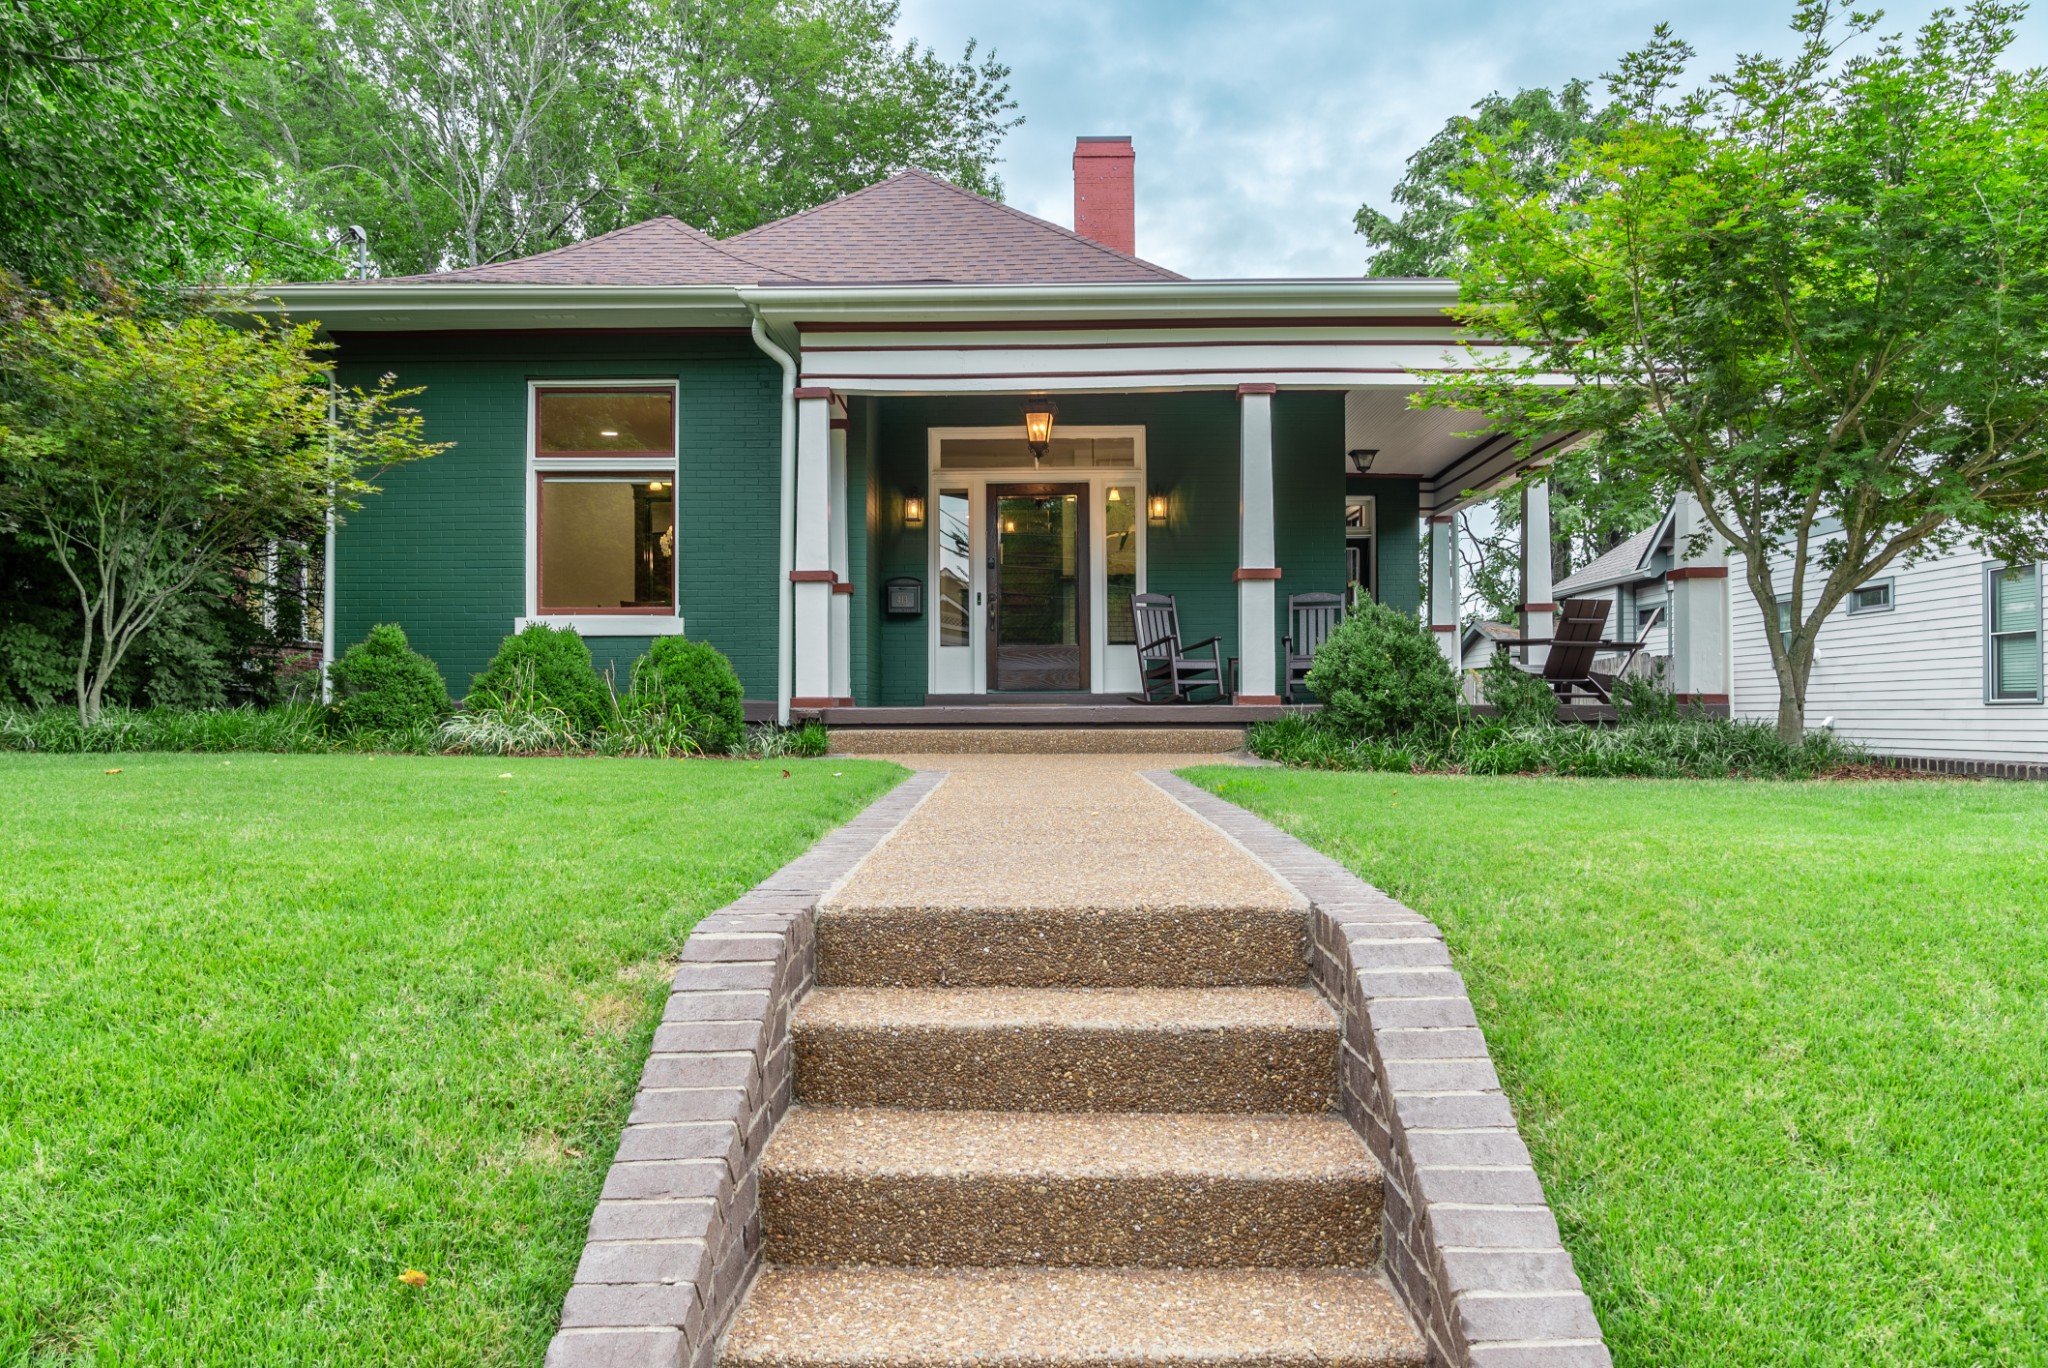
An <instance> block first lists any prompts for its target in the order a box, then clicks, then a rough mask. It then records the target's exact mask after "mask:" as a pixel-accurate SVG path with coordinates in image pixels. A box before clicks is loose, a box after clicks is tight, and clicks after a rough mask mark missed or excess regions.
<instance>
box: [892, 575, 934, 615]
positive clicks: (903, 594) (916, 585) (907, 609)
mask: <svg viewBox="0 0 2048 1368" xmlns="http://www.w3.org/2000/svg"><path fill="white" fill-rule="evenodd" d="M882 590H883V593H882V611H883V612H885V613H887V614H888V615H889V616H890V617H923V616H924V581H923V580H921V579H918V578H917V577H916V576H915V575H899V576H897V577H896V578H895V579H892V580H889V581H887V582H886V583H885V584H883V586H882Z"/></svg>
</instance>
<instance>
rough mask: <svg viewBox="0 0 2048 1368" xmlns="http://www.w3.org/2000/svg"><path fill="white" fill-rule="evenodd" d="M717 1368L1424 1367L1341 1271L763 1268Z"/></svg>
mask: <svg viewBox="0 0 2048 1368" xmlns="http://www.w3.org/2000/svg"><path fill="white" fill-rule="evenodd" d="M721 1362H722V1363H724V1364H726V1365H729V1368H951V1366H952V1365H960V1366H961V1368H968V1366H969V1365H971V1368H1149V1366H1150V1365H1158V1368H1193V1366H1194V1365H1201V1368H1421V1366H1422V1365H1423V1364H1424V1363H1425V1362H1426V1358H1425V1355H1424V1352H1423V1346H1422V1340H1421V1338H1420V1337H1419V1336H1418V1335H1417V1334H1416V1333H1415V1330H1414V1328H1413V1327H1412V1326H1411V1325H1410V1324H1409V1323H1408V1319H1407V1317H1406V1316H1405V1315H1404V1314H1403V1313H1402V1311H1401V1308H1400V1305H1399V1304H1398V1303H1397V1302H1396V1301H1395V1300H1394V1297H1393V1294H1392V1293H1391V1292H1390V1291H1389V1290H1388V1289H1387V1286H1386V1284H1385V1283H1384V1282H1383V1281H1382V1280H1381V1279H1380V1277H1379V1275H1377V1274H1373V1273H1364V1272H1357V1271H1349V1270H1338V1269H1240V1268H1230V1269H1173V1270H1167V1269H1132V1268H1118V1269H1093V1268H1091V1269H1008V1268H1006V1269H917V1268H846V1269H835V1268H782V1267H776V1266H773V1265H771V1266H770V1267H768V1268H766V1269H764V1270H763V1271H762V1273H761V1276H760V1278H759V1279H758V1280H757V1281H756V1282H755V1284H754V1287H753V1290H752V1291H751V1292H750V1293H749V1294H748V1296H747V1300H746V1303H745V1305H743V1306H742V1307H741V1308H740V1313H739V1316H738V1318H737V1319H736V1320H735V1322H734V1324H733V1327H732V1331H731V1333H730V1334H729V1335H728V1336H727V1338H726V1342H725V1351H724V1356H723V1358H722V1359H721Z"/></svg>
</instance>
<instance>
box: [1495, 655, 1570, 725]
mask: <svg viewBox="0 0 2048 1368" xmlns="http://www.w3.org/2000/svg"><path fill="white" fill-rule="evenodd" d="M1479 693H1480V696H1481V697H1483V698H1484V699H1485V700H1486V701H1487V702H1489V703H1491V704H1493V706H1494V707H1495V708H1496V709H1497V710H1498V711H1499V713H1500V720H1501V723H1502V724H1503V725H1504V726H1509V727H1554V726H1556V725H1557V695H1556V694H1555V693H1554V692H1552V691H1551V688H1550V686H1549V685H1548V684H1546V683H1544V682H1543V678H1542V676H1541V675H1533V674H1530V673H1529V672H1528V671H1527V670H1523V669H1518V668H1516V666H1515V662H1514V658H1513V657H1511V656H1510V655H1509V654H1508V653H1507V650H1506V648H1505V647H1500V648H1496V649H1495V651H1494V653H1493V659H1492V660H1490V661H1488V662H1487V664H1486V668H1485V669H1483V670H1481V671H1480V672H1479Z"/></svg>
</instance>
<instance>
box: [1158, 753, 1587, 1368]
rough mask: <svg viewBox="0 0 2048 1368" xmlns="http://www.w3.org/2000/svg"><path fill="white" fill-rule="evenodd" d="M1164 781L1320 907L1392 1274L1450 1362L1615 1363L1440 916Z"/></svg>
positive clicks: (1568, 1366) (1324, 949) (1331, 988)
mask: <svg viewBox="0 0 2048 1368" xmlns="http://www.w3.org/2000/svg"><path fill="white" fill-rule="evenodd" d="M1146 777H1147V778H1148V779H1150V780H1151V781H1152V782H1153V783H1154V784H1156V785H1158V786H1159V787H1160V788H1161V789H1162V790H1164V791H1165V792H1166V793H1167V794H1168V795H1169V796H1170V797H1172V798H1174V799H1176V800H1178V801H1179V802H1180V803H1181V804H1182V805H1183V806H1185V807H1186V808H1188V809H1189V810H1190V811H1192V812H1193V813H1195V815H1197V816H1199V817H1201V818H1203V819H1204V820H1206V821H1208V822H1209V823H1210V824H1211V825H1213V826H1215V827H1217V828H1218V829H1219V830H1221V831H1222V832H1223V833H1224V834H1225V835H1226V836H1228V837H1230V838H1231V839H1232V840H1233V841H1235V842H1237V844H1238V845H1239V846H1241V847H1242V848H1244V849H1245V850H1246V851H1247V852H1248V853H1250V854H1251V855H1252V857H1253V858H1255V859H1257V860H1258V861H1260V862H1261V863H1262V864H1264V865H1265V866H1266V867H1267V868H1268V869H1270V870H1272V871H1273V873H1274V874H1275V875H1276V876H1277V877H1279V878H1280V879H1282V880H1283V881H1285V882H1287V883H1289V884H1291V885H1293V886H1294V888H1295V889H1297V890H1298V891H1299V892H1300V893H1301V894H1302V896H1304V897H1306V898H1307V899H1308V901H1309V904H1310V918H1311V921H1310V930H1311V940H1310V947H1309V957H1310V970H1311V973H1312V975H1313V977H1314V980H1315V982H1316V985H1317V987H1319V988H1320V989H1321V990H1322V992H1323V994H1324V995H1325V996H1326V997H1327V998H1328V999H1329V1000H1330V1002H1331V1004H1332V1005H1333V1006H1335V1007H1336V1008H1337V1010H1338V1011H1339V1013H1340V1014H1341V1015H1342V1016H1343V1019H1344V1045H1343V1055H1342V1061H1343V1062H1342V1066H1341V1077H1340V1087H1341V1092H1342V1096H1343V1104H1344V1114H1345V1116H1346V1117H1347V1118H1348V1119H1349V1120H1350V1121H1351V1123H1352V1125H1353V1126H1354V1127H1355V1128H1356V1129H1357V1130H1358V1132H1359V1134H1360V1135H1362V1136H1364V1137H1365V1141H1366V1144H1367V1146H1368V1147H1369V1148H1370V1149H1371V1150H1372V1152H1373V1157H1374V1158H1376V1159H1378V1160H1379V1162H1380V1166H1381V1168H1382V1169H1384V1170H1385V1173H1386V1184H1385V1193H1386V1205H1385V1214H1384V1217H1383V1225H1382V1239H1383V1242H1384V1247H1385V1254H1386V1268H1387V1277H1388V1280H1389V1281H1390V1282H1391V1283H1392V1284H1393V1288H1394V1291H1395V1293H1396V1294H1397V1295H1398V1296H1399V1297H1400V1299H1401V1301H1402V1304H1403V1305H1404V1306H1406V1308H1407V1309H1408V1313H1409V1315H1410V1316H1412V1317H1413V1318H1414V1320H1415V1323H1416V1325H1417V1327H1418V1328H1419V1329H1420V1330H1421V1331H1422V1334H1423V1337H1424V1339H1425V1341H1426V1342H1427V1343H1428V1346H1429V1361H1430V1363H1431V1365H1433V1368H1609V1365H1611V1363H1612V1359H1611V1357H1610V1356H1609V1354H1608V1352H1607V1346H1606V1343H1605V1341H1604V1338H1603V1336H1602V1334H1601V1331H1600V1323H1599V1321H1598V1319H1597V1318H1596V1317H1595V1316H1594V1314H1593V1305H1592V1302H1591V1301H1590V1300H1588V1299H1587V1297H1586V1294H1585V1291H1584V1289H1583V1288H1581V1286H1580V1284H1579V1279H1578V1274H1577V1273H1576V1272H1575V1271H1574V1270H1573V1267H1572V1259H1571V1255H1570V1254H1568V1253H1566V1252H1565V1249H1564V1246H1563V1244H1562V1243H1561V1242H1560V1241H1559V1238H1558V1229H1557V1220H1556V1218H1555V1217H1554V1216H1553V1215H1552V1214H1551V1211H1550V1206H1549V1203H1548V1202H1547V1201H1546V1200H1545V1198H1544V1195H1543V1184H1542V1182H1541V1180H1539V1179H1538V1178H1537V1176H1536V1171H1535V1169H1534V1168H1533V1167H1532V1166H1531V1164H1530V1162H1529V1151H1528V1149H1527V1147H1525V1146H1524V1145H1523V1143H1522V1138H1521V1135H1520V1134H1519V1133H1518V1132H1517V1130H1516V1127H1515V1116H1514V1110H1513V1108H1512V1107H1511V1106H1510V1105H1509V1103H1508V1099H1507V1095H1506V1093H1504V1092H1503V1091H1502V1090H1501V1085H1500V1078H1499V1076H1498V1075H1497V1074H1496V1073H1495V1072H1494V1068H1493V1060H1492V1058H1491V1056H1490V1055H1489V1054H1488V1052H1487V1048H1486V1038H1485V1036H1484V1035H1483V1034H1482V1033H1481V1031H1480V1029H1479V1022H1478V1019H1477V1017H1476V1016H1474V1014H1473V1011H1472V1003H1471V1000H1470V998H1469V997H1467V996H1466V993H1465V981H1464V979H1463V978H1462V977H1460V976H1459V974H1458V971H1457V970H1456V969H1454V968H1453V967H1452V966H1451V957H1450V953H1449V952H1448V951H1447V950H1446V949H1445V948H1444V943H1443V935H1442V933H1441V932H1439V931H1438V930H1437V928H1436V926H1435V924H1434V923H1432V922H1431V921H1430V920H1429V919H1428V918H1426V917H1424V916H1422V915H1421V914H1419V913H1417V912H1414V911H1412V910H1410V909H1409V908H1407V907H1404V906H1403V905H1402V904H1400V903H1398V902H1396V901H1394V900H1393V899H1392V898H1389V897H1388V896H1387V895H1386V894H1384V893H1382V892H1380V891H1379V890H1378V889H1376V888H1374V887H1373V886H1372V885H1370V884H1368V883H1366V882H1365V881H1364V880H1363V879H1360V878H1359V877H1358V876H1357V875H1355V874H1353V873H1352V872H1351V871H1350V870H1348V869H1346V868H1345V867H1344V866H1343V865H1341V864H1339V863H1338V862H1337V861H1335V860H1332V859H1331V858H1329V857H1328V856H1327V855H1324V854H1322V853H1321V852H1319V851H1316V850H1313V849H1311V848H1310V847H1308V846H1306V845H1304V844H1302V843H1301V842H1300V841H1297V840H1296V839H1294V837H1292V836H1289V835H1288V834H1287V833H1285V832H1283V831H1281V830H1279V829H1278V828H1277V827H1274V826H1272V825H1270V824H1268V823H1266V822H1264V821H1261V820H1260V819H1258V818H1257V817H1254V816H1252V815H1251V814H1250V813H1248V812H1246V811H1244V810H1243V809H1242V808H1239V807H1237V806H1235V805H1234V804H1231V803H1226V802H1224V801H1223V800H1222V799H1220V798H1217V797H1216V796H1215V795H1213V794H1210V793H1207V792H1205V791H1203V790H1201V789H1198V788H1196V787H1195V786H1194V785H1192V784H1190V783H1188V782H1187V781H1186V780H1184V779H1180V778H1177V777H1175V776H1174V775H1171V774H1167V773H1164V772H1153V773H1149V774H1147V775H1146Z"/></svg>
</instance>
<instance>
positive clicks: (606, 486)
mask: <svg viewBox="0 0 2048 1368" xmlns="http://www.w3.org/2000/svg"><path fill="white" fill-rule="evenodd" d="M675 552H676V532H675V489H674V486H673V485H671V484H670V483H669V482H668V481H666V480H652V481H645V482H635V481H629V480H583V479H573V478H572V479H544V480H542V481H541V486H540V606H541V611H543V612H549V613H562V612H579V611H592V610H606V609H609V610H612V611H617V610H618V609H621V608H626V609H631V608H673V607H675V601H676V597H675Z"/></svg>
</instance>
